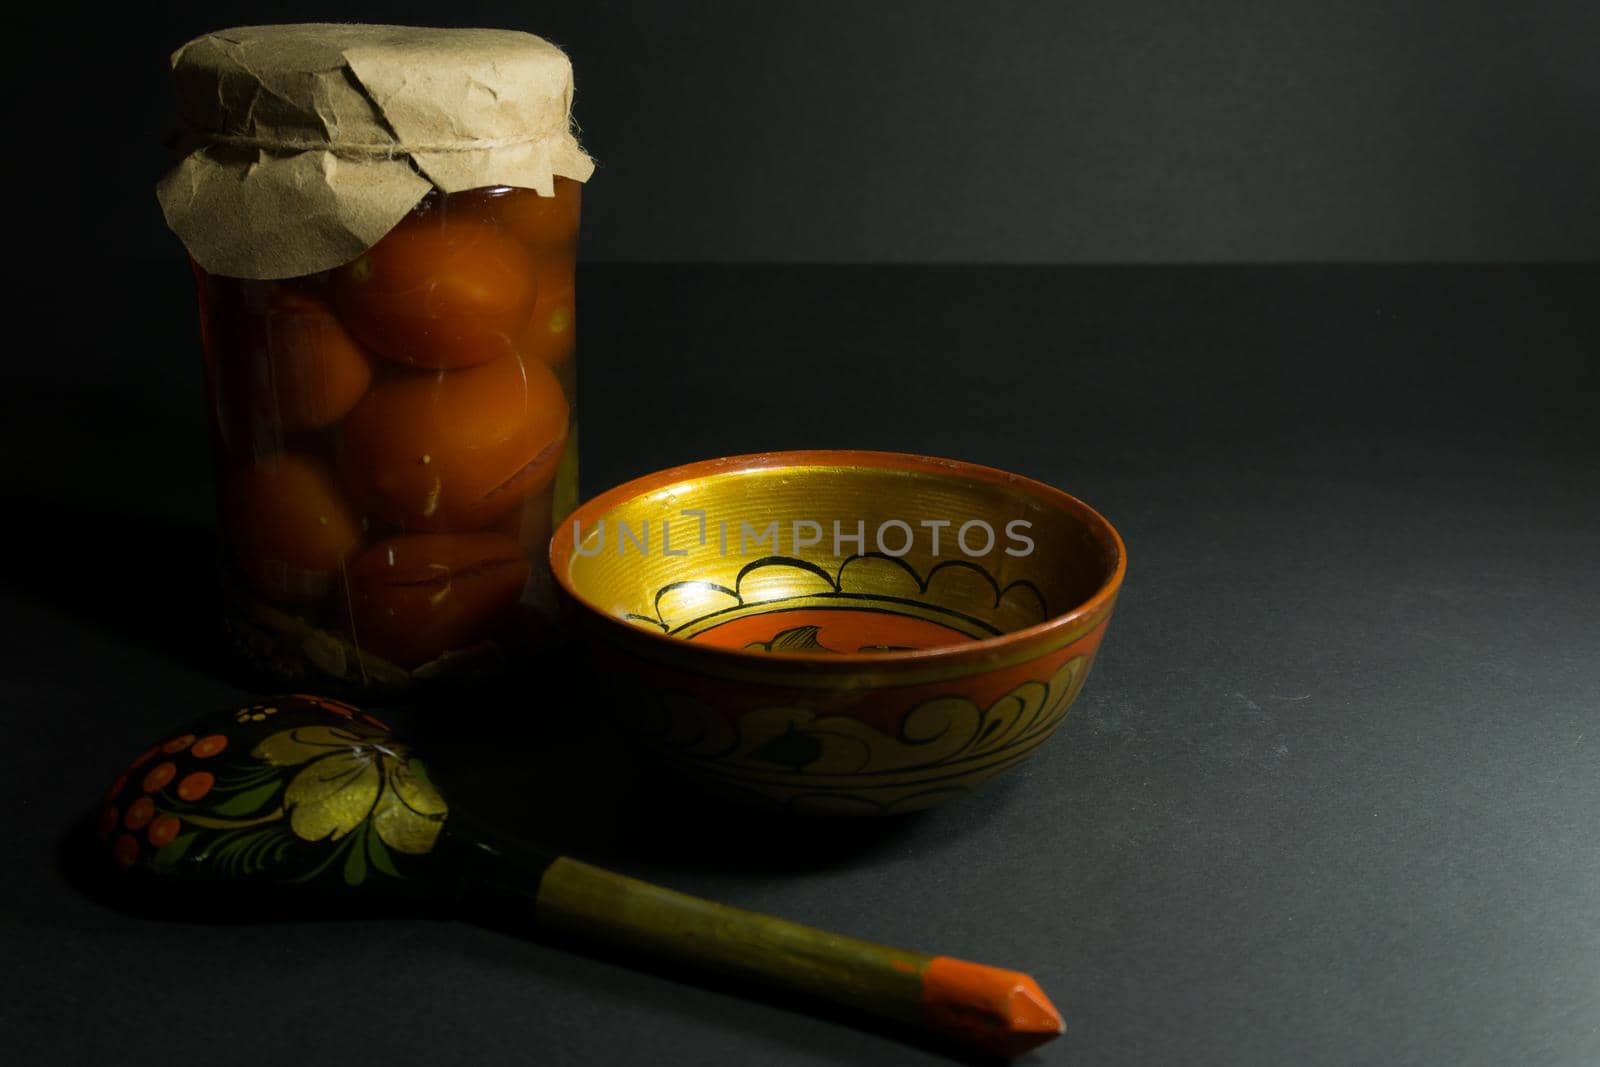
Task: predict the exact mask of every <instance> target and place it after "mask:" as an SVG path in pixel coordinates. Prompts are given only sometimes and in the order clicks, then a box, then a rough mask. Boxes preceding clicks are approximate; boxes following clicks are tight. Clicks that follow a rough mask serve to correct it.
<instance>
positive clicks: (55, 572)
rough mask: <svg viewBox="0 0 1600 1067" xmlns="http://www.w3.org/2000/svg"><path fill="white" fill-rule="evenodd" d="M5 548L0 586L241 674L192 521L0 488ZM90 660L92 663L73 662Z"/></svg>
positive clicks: (241, 677) (204, 532) (146, 645)
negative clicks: (12, 517)
mask: <svg viewBox="0 0 1600 1067" xmlns="http://www.w3.org/2000/svg"><path fill="white" fill-rule="evenodd" d="M7 497H8V507H9V508H11V509H12V513H13V514H17V515H28V516H31V517H32V519H33V521H31V522H27V523H17V524H15V525H12V526H11V527H10V528H9V530H8V534H9V536H10V553H11V555H12V557H13V559H15V560H21V561H26V562H25V565H18V566H10V567H6V568H4V571H3V576H0V587H3V588H4V589H5V590H6V592H7V593H9V594H11V595H13V596H15V597H17V598H19V599H22V600H26V601H32V602H33V603H35V604H42V605H46V606H48V607H50V608H52V609H55V610H56V611H59V612H61V613H63V614H65V615H68V616H70V617H72V618H74V619H77V620H79V621H81V622H83V623H84V624H86V625H88V626H91V627H93V628H95V629H98V630H102V631H105V632H107V633H111V634H114V635H115V636H117V637H118V638H120V639H122V640H124V641H127V642H128V643H129V644H131V645H133V646H135V647H137V648H140V649H144V650H146V651H148V652H152V653H155V654H157V655H160V656H162V657H165V658H167V659H169V660H172V661H175V662H177V663H181V664H182V665H184V666H185V667H188V668H190V669H192V670H194V671H196V672H199V673H202V674H205V675H209V676H211V677H215V678H219V679H221V680H223V681H225V682H228V683H229V684H233V685H237V686H240V687H242V688H247V687H249V686H250V684H251V682H252V681H253V679H251V678H250V677H249V675H248V673H247V671H246V670H245V669H244V666H243V664H242V662H241V661H240V660H239V659H238V658H237V657H236V656H234V655H233V654H232V652H231V650H230V648H229V646H228V645H227V643H226V640H225V639H224V637H223V635H222V633H221V628H220V627H219V626H218V625H217V620H218V619H219V618H220V611H221V607H220V604H219V602H218V598H217V592H216V582H215V580H214V577H213V576H214V574H215V571H216V564H215V558H216V554H217V542H216V537H215V534H214V532H213V531H212V530H211V529H210V528H209V527H208V526H207V525H205V524H202V523H186V522H183V521H180V520H175V519H170V518H160V517H155V516H151V515H137V514H130V513H126V512H119V511H117V510H115V509H112V508H108V507H105V506H97V505H96V504H94V503H91V502H85V501H80V500H70V499H61V498H57V497H47V496H42V495H39V494H33V493H28V492H18V491H14V490H13V491H9V492H8V493H7ZM83 666H84V667H85V668H86V669H92V664H85V665H83Z"/></svg>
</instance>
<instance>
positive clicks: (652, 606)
mask: <svg viewBox="0 0 1600 1067" xmlns="http://www.w3.org/2000/svg"><path fill="white" fill-rule="evenodd" d="M835 524H837V526H836V525H835ZM935 535H937V543H935ZM550 561H551V568H552V571H553V573H554V575H555V579H556V583H557V585H558V586H559V588H560V589H561V590H562V594H563V599H564V600H566V601H567V602H568V606H569V608H570V609H571V612H572V614H573V616H574V618H575V620H576V625H577V629H578V632H579V633H580V635H581V636H582V639H583V641H584V643H585V645H586V646H587V648H588V649H589V650H590V651H591V652H592V653H593V655H594V656H595V658H596V660H597V666H598V668H599V670H600V672H601V673H600V674H599V677H600V678H601V680H602V685H603V687H604V688H605V689H608V690H611V691H612V692H613V693H615V697H616V699H614V700H613V699H610V698H609V695H608V699H606V700H605V701H604V702H603V705H602V706H603V707H604V708H605V709H606V710H607V713H608V714H609V713H610V709H611V708H619V709H625V713H624V714H623V716H622V717H623V718H624V719H625V721H626V723H627V725H628V728H629V729H630V731H631V732H632V733H634V734H635V735H636V736H638V737H640V738H642V739H644V740H645V741H647V742H648V743H649V744H650V745H651V747H652V748H653V749H654V750H655V751H656V752H659V753H660V754H661V755H662V756H663V757H664V758H665V759H666V760H668V761H670V763H671V764H672V765H673V766H675V767H678V768H680V769H682V770H684V771H686V772H688V773H690V774H692V775H693V776H694V777H695V778H697V779H698V780H700V781H701V782H703V783H705V784H709V785H712V786H714V787H716V788H717V789H719V790H721V791H723V792H725V793H729V794H731V795H734V796H736V797H739V798H741V799H746V800H751V801H756V802H760V803H768V804H777V805H780V806H783V807H786V808H788V809H791V810H794V811H798V812H806V813H826V814H848V815H856V814H886V813H894V812H901V811H911V810H916V809H919V808H927V807H932V806H933V805H935V804H939V803H941V802H943V801H945V800H947V799H949V798H951V797H954V796H958V795H960V794H962V793H966V792H968V791H970V790H972V789H973V788H975V787H977V786H978V785H980V784H981V783H983V782H985V781H987V780H989V779H990V778H993V777H994V776H995V775H997V774H999V773H1001V772H1002V771H1004V770H1006V769H1007V768H1010V767H1014V766H1016V765H1017V764H1018V763H1020V762H1022V761H1023V760H1024V759H1026V758H1027V757H1028V756H1029V755H1031V754H1032V753H1033V752H1034V750H1035V749H1037V748H1038V747H1039V745H1041V744H1043V743H1044V741H1045V740H1046V739H1047V738H1048V737H1049V736H1050V734H1051V733H1052V732H1054V730H1055V728H1056V727H1057V726H1058V725H1059V724H1060V723H1061V720H1062V718H1063V717H1064V716H1065V715H1066V712H1067V708H1068V707H1069V706H1070V705H1071V703H1072V701H1073V699H1074V698H1076V696H1077V695H1078V691H1079V690H1080V689H1081V688H1082V686H1083V683H1084V679H1085V678H1086V677H1087V676H1088V673H1089V667H1090V664H1091V663H1092V662H1093V660H1094V655H1095V652H1096V650H1097V649H1098V648H1099V645H1100V641H1101V638H1102V637H1103V636H1104V634H1105V631H1106V624H1107V623H1108V622H1109V620H1110V618H1111V611H1112V607H1113V605H1114V603H1115V601H1116V596H1117V590H1118V588H1119V586H1120V585H1121V583H1122V576H1123V572H1124V569H1125V567H1126V554H1125V551H1124V548H1123V544H1122V539H1121V537H1119V536H1118V534H1117V531H1116V530H1115V529H1113V528H1112V526H1111V524H1110V523H1109V522H1107V521H1106V520H1105V519H1104V518H1102V517H1101V516H1100V515H1099V514H1098V513H1097V512H1095V511H1094V510H1093V509H1092V508H1090V507H1089V506H1088V505H1086V504H1084V503H1082V502H1081V501H1079V500H1077V499H1075V498H1073V497H1071V496H1068V495H1067V494H1066V493H1063V492H1061V491H1060V490H1058V489H1053V488H1051V487H1050V486H1048V485H1044V484H1043V483H1040V482H1036V481H1032V480H1030V479H1028V478H1022V477H1019V476H1017V475H1014V474H1007V473H1005V472H1003V471H998V470H992V469H990V468H987V467H980V466H976V465H974V464H971V463H961V462H957V461H953V460H945V459H933V458H929V457H924V456H911V455H900V454H896V453H888V452H856V451H832V452H828V451H808V452H773V453H766V454H762V455H753V456H733V457H729V458H726V459H714V460H708V461H706V462H702V463H692V464H689V465H687V466H683V467H676V468H673V469H671V470H666V471H661V472H659V473H656V474H651V475H648V476H646V477H643V478H640V479H637V480H635V481H632V482H629V483H627V484H625V485H621V486H618V487H617V488H615V489H612V490H611V491H610V492H607V493H603V494H602V495H600V496H598V497H596V498H595V499H593V500H591V501H589V502H588V503H586V504H584V505H583V506H581V507H579V508H578V509H577V510H576V511H575V512H573V513H572V514H571V515H569V516H568V517H567V519H566V521H565V522H564V523H563V524H562V525H561V526H560V527H559V528H558V529H557V530H556V533H555V536H554V538H553V539H552V542H551V546H550Z"/></svg>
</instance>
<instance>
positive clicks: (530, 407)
mask: <svg viewBox="0 0 1600 1067" xmlns="http://www.w3.org/2000/svg"><path fill="white" fill-rule="evenodd" d="M580 191H581V184H580V183H579V182H577V181H573V180H570V179H566V178H560V177H558V178H556V180H555V195H554V196H540V195H539V194H538V193H537V192H535V191H533V190H531V189H522V188H510V187H505V186H498V187H492V188H484V189H473V190H468V191H464V192H456V193H449V194H445V193H441V192H438V191H437V190H436V191H434V192H433V193H430V194H428V195H427V196H425V197H424V198H423V199H422V201H421V202H420V203H419V204H418V205H417V207H416V208H415V209H414V210H412V211H411V213H410V214H409V215H407V216H406V217H405V218H404V219H402V220H401V222H400V223H399V224H398V225H397V226H395V227H394V228H393V229H392V230H390V231H389V232H388V234H387V235H386V236H384V237H383V238H382V239H381V240H379V241H378V242H377V243H376V244H375V245H373V246H372V247H371V248H370V249H368V250H367V251H366V252H365V253H363V254H362V255H360V256H358V257H356V258H355V259H353V260H351V261H350V262H348V263H345V264H344V265H342V266H339V267H337V268H335V269H332V270H328V271H323V272H321V273H317V274H312V275H307V276H303V277H296V278H290V279H285V280H275V281H252V280H244V279H238V278H230V277H224V276H221V275H216V274H208V273H207V272H206V271H204V270H203V269H202V268H200V267H199V266H198V265H196V266H195V267H194V270H195V276H196V280H197V283H198V289H199V298H200V310H201V334H202V341H203V348H204V357H205V367H206V381H207V390H208V398H209V402H210V410H211V416H212V426H213V431H214V433H213V444H214V449H215V455H216V470H217V479H218V491H217V500H218V506H219V512H220V528H221V530H222V540H223V584H224V590H225V598H224V600H225V604H226V606H227V624H228V627H229V630H230V631H231V633H232V635H233V636H234V638H235V641H236V643H237V644H238V646H239V647H240V648H241V649H242V650H244V651H245V653H246V654H247V655H248V657H249V658H250V659H251V660H252V661H253V662H254V663H256V664H257V665H258V666H261V667H265V668H267V669H268V670H269V671H271V672H272V673H274V674H276V675H278V676H280V677H283V678H286V679H290V680H295V681H301V680H303V681H305V682H306V683H308V684H315V685H316V686H319V687H323V688H328V687H330V686H331V687H334V688H341V687H342V688H346V689H354V690H369V691H370V690H374V689H388V688H400V687H404V686H407V685H409V684H411V683H413V682H415V681H417V680H422V679H428V678H434V677H439V676H446V675H450V676H454V675H460V674H467V675H474V676H475V675H481V674H483V673H485V672H487V671H492V670H493V669H494V668H495V667H496V666H497V665H498V664H500V663H502V662H503V661H504V659H505V656H506V654H507V652H508V651H510V650H513V649H515V648H516V647H518V646H519V645H522V644H525V643H527V642H530V641H537V640H539V639H540V636H541V632H542V631H543V628H544V627H545V625H546V623H545V622H544V621H543V620H544V619H545V618H548V612H547V611H546V608H547V606H548V597H549V593H550V585H549V578H548V573H547V569H546V568H547V563H546V560H545V547H546V545H547V543H548V541H549V537H550V532H551V528H552V524H553V523H554V522H556V521H559V519H560V518H561V517H562V516H563V515H565V514H566V513H567V512H568V511H569V510H571V508H572V507H573V506H574V505H575V504H576V501H577V418H576V412H577V377H576V371H577V360H576V348H575V340H576V326H577V323H576V305H575V296H576V286H575V278H574V268H575V263H576V254H577V235H578V217H579V205H580Z"/></svg>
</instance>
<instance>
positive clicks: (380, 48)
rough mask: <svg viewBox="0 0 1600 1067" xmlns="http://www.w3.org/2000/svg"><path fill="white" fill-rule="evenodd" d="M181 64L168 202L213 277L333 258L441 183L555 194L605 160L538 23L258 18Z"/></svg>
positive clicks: (193, 48)
mask: <svg viewBox="0 0 1600 1067" xmlns="http://www.w3.org/2000/svg"><path fill="white" fill-rule="evenodd" d="M172 71H173V78H174V81H175V83H176V87H177V93H178V105H179V119H180V132H179V148H180V151H181V153H182V158H181V159H180V160H179V161H178V163H177V164H176V165H175V166H174V167H173V169H172V170H171V171H169V172H168V173H167V175H166V176H165V177H164V178H162V180H161V182H160V183H159V184H158V185H157V187H156V196H157V198H158V199H159V200H160V202H161V210H162V213H163V214H164V215H165V216H166V219H167V225H169V226H170V227H172V230H173V232H175V233H176V234H177V235H178V237H179V239H180V240H182V241H183V243H184V246H185V247H186V248H187V249H188V250H189V254H190V255H191V256H193V257H194V259H195V261H196V262H197V263H199V264H200V266H202V267H203V268H205V269H206V270H207V271H209V272H211V273H213V274H221V275H227V276H230V277H235V278H256V279H266V278H290V277H296V276H299V275H303V274H313V273H316V272H317V271H322V270H328V269H330V268H333V267H336V266H339V265H340V264H342V263H347V262H349V261H350V260H352V259H354V258H355V257H356V256H359V255H360V254H361V253H363V252H365V251H366V250H367V249H368V248H371V247H372V246H373V245H374V244H376V243H377V241H378V239H379V238H381V237H382V236H383V235H384V234H386V233H388V232H389V230H390V228H391V227H393V226H394V224H395V223H397V222H399V221H400V219H401V218H403V217H404V216H405V215H406V213H407V212H409V211H410V210H411V209H412V208H413V207H415V206H416V204H417V202H418V201H420V200H421V199H422V198H423V197H424V196H426V195H427V194H428V192H429V191H431V190H433V189H439V190H442V191H444V192H447V193H453V192H459V191H461V190H463V189H476V188H481V187H483V186H493V185H510V186H520V187H523V188H529V189H534V190H537V191H538V192H539V193H541V194H543V195H546V196H549V195H552V194H553V192H554V179H555V178H556V177H558V176H559V177H565V178H571V179H574V180H576V181H586V180H587V179H588V177H589V175H590V174H591V173H592V172H593V170H594V164H593V162H592V161H591V160H590V159H589V157H588V156H587V155H586V154H584V151H583V149H582V148H581V147H580V146H579V144H578V140H577V138H576V136H574V134H573V130H572V123H571V109H572V93H573V85H572V65H571V64H570V63H569V62H568V60H567V57H566V55H565V54H564V53H563V52H562V51H561V50H560V49H559V48H557V47H555V46H554V45H552V44H550V43H549V42H548V41H545V40H543V39H541V38H538V37H535V36H533V35H532V34H528V33H519V32H515V31H511V30H454V29H414V28H410V27H402V26H355V25H339V24H311V25H300V26H249V27H241V28H238V29H231V30H220V31H218V32H216V33H209V34H206V35H204V36H202V37H197V38H195V39H194V40H192V41H190V42H189V43H188V44H186V45H184V46H183V47H182V48H180V49H178V50H177V51H176V52H175V53H173V56H172Z"/></svg>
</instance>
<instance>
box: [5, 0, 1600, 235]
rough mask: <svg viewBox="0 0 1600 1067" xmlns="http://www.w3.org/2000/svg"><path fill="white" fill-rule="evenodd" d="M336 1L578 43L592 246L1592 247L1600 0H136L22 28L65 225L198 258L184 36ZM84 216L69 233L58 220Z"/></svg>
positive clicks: (425, 21)
mask: <svg viewBox="0 0 1600 1067" xmlns="http://www.w3.org/2000/svg"><path fill="white" fill-rule="evenodd" d="M329 18H344V19H347V20H351V21H383V22H400V23H414V24H419V25H447V24H453V25H492V26H509V27H514V28H521V29H528V30H532V31H534V32H536V33H540V34H542V35H544V36H546V37H548V38H549V39H551V40H553V41H555V42H556V43H557V44H560V45H561V46H563V47H564V48H566V49H567V50H568V52H569V54H570V55H571V56H572V60H573V63H574V65H575V67H576V71H577V84H578V97H577V105H576V114H577V118H578V120H579V122H580V123H581V124H582V126H583V130H584V141H585V143H586V144H587V146H588V147H589V148H590V150H591V151H592V152H593V154H594V155H595V157H596V158H597V159H598V160H599V161H600V164H601V170H600V171H599V173H598V174H597V175H596V176H595V178H594V180H593V182H592V184H591V187H590V195H589V197H588V198H587V200H586V203H585V213H586V219H585V226H586V232H585V249H586V254H587V255H589V256H590V257H591V258H593V259H595V260H597V261H616V260H624V261H651V262H654V261H683V260H690V261H712V262H722V261H727V262H823V263H834V262H852V263H853V262H941V263H943V262H982V263H1011V262H1027V263H1061V262H1072V263H1076V262H1117V263H1121V262H1233V261H1274V262H1277V261H1349V260H1359V261H1374V260H1383V261H1454V260H1474V261H1483V260H1488V261H1494V260H1519V261H1528V260H1584V259H1590V258H1593V257H1594V256H1595V254H1596V252H1597V250H1600V203H1597V190H1600V137H1597V136H1596V116H1597V105H1600V64H1596V63H1595V62H1594V50H1595V46H1596V42H1597V41H1600V6H1596V5H1594V4H1589V3H1580V2H1573V0H1525V2H1520V3H1506V2H1484V0H1418V2H1410V3H1400V4H1363V3H1329V2H1326V0H1215V2H1193V0H1092V2H1083V0H1077V2H1069V3H1046V2H1038V0H1036V2H1032V3H1027V2H1015V0H997V2H986V3H971V2H962V0H922V2H905V0H891V2H878V0H874V2H859V0H811V2H807V3H804V4H798V3H796V4H780V3H733V2H721V3H706V2H676V3H626V2H617V0H589V2H584V3H530V4H522V3H509V2H505V0H501V2H499V3H472V2H459V3H451V4H438V3H427V4H423V3H399V2H395V3H387V4H344V5H316V4H279V5H270V4H259V3H258V4H238V3H207V4H203V5H202V4H186V5H141V6H140V7H139V9H138V11H137V13H136V14H132V13H130V14H129V15H128V16H127V17H126V20H125V21H123V22H121V23H119V24H117V25H116V27H115V29H114V30H111V31H109V32H108V31H105V30H102V31H98V32H91V33H86V34H82V35H77V36H74V38H73V41H74V43H73V48H74V49H75V50H77V51H76V54H75V57H74V61H73V63H72V64H71V65H70V66H69V69H68V71H67V75H66V79H65V84H63V78H62V75H61V72H60V71H59V70H58V71H57V73H56V74H55V76H54V77H52V78H50V79H49V80H48V81H45V80H44V79H42V78H41V79H35V78H33V77H30V76H29V75H28V74H27V73H21V74H18V72H17V66H18V65H20V66H22V68H23V70H24V71H26V70H28V69H30V68H33V67H35V66H37V65H39V64H43V63H47V62H51V63H53V62H56V57H57V53H58V50H59V47H60V44H59V42H60V40H61V34H62V33H64V32H67V31H68V29H69V24H68V21H67V20H66V19H62V20H60V21H57V22H54V23H52V24H50V25H47V26H45V27H42V28H41V30H40V32H39V34H38V35H37V36H35V37H34V38H33V41H32V43H31V44H30V43H29V42H28V40H27V38H25V37H24V38H22V39H18V40H14V41H13V44H12V47H11V48H10V49H9V54H10V58H9V59H8V63H9V64H12V66H13V69H12V74H13V76H16V77H19V79H20V80H19V81H18V85H20V86H26V87H27V88H26V90H25V91H24V95H31V94H33V93H37V92H39V91H40V86H41V85H42V84H47V85H49V87H50V91H51V92H52V93H58V94H63V95H64V98H65V100H67V101H72V100H78V101H81V105H80V108H81V110H80V111H79V113H78V115H77V118H79V119H81V120H82V121H83V122H84V123H85V124H86V127H87V128H86V130H85V133H86V134H90V135H88V136H83V137H79V138H72V139H71V140H70V142H69V143H68V144H66V145H64V146H62V149H61V151H62V152H63V153H64V154H65V156H66V158H67V159H68V160H69V161H70V162H71V166H70V167H69V168H68V169H69V170H70V173H69V174H68V175H67V177H66V179H65V181H66V185H67V188H68V190H70V191H71V192H72V193H73V194H74V195H73V196H72V198H71V200H72V202H73V203H74V204H75V205H76V207H77V210H75V211H74V212H72V213H71V214H70V216H69V217H67V218H61V217H59V216H57V217H52V218H50V219H48V220H47V221H48V224H49V226H50V227H51V230H52V236H53V238H54V240H53V241H52V242H51V243H53V244H59V243H61V242H65V243H67V244H69V245H72V246H77V247H84V246H89V247H96V248H109V249H110V250H112V251H113V253H114V254H117V255H123V254H131V255H135V256H142V255H151V254H154V255H162V256H171V255H174V254H176V252H175V242H174V241H173V240H172V239H171V237H170V235H169V234H167V233H166V231H165V229H164V228H163V227H162V225H161V221H160V215H159V213H158V212H157V211H156V209H155V204H154V198H153V195H152V194H151V192H150V186H151V185H152V184H153V182H154V178H155V176H156V175H157V174H158V173H159V172H160V170H161V169H162V167H163V166H164V156H163V154H162V151H161V148H160V145H159V138H160V135H161V134H162V132H163V130H164V129H165V128H166V124H167V123H168V122H169V120H170V116H171V105H170V93H169V91H168V88H167V84H166V80H165V79H166V70H165V66H166V64H165V57H166V56H167V55H168V53H170V52H171V51H172V50H173V49H174V48H176V47H177V46H178V45H179V44H181V43H182V42H183V41H185V40H187V39H188V38H190V37H192V36H195V35H196V34H199V33H203V32H205V31H207V30H213V29H219V28H222V27H225V26H230V25H239V24H248V23H255V22H285V21H300V20H305V19H315V20H326V19H329ZM63 228H64V229H65V231H66V232H65V233H63V232H61V231H62V229H63Z"/></svg>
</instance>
